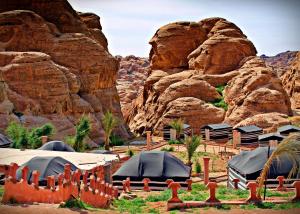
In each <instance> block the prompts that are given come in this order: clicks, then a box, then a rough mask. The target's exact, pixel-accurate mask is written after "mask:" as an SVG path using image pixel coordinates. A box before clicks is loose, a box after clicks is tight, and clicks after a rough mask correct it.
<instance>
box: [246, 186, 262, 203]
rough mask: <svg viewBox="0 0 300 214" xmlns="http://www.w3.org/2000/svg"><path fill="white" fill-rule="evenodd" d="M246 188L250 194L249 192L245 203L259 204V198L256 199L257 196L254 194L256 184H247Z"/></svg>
mask: <svg viewBox="0 0 300 214" xmlns="http://www.w3.org/2000/svg"><path fill="white" fill-rule="evenodd" d="M247 187H248V188H249V190H250V192H249V193H250V195H249V197H248V199H247V202H259V201H261V198H259V197H257V194H256V190H257V187H258V184H257V183H256V182H249V183H248V184H247Z"/></svg>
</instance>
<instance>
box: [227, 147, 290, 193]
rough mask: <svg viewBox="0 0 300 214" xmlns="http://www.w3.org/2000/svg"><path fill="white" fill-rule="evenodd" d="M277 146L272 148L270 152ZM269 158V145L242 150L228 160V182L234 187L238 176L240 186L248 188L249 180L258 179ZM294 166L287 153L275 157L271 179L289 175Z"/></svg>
mask: <svg viewBox="0 0 300 214" xmlns="http://www.w3.org/2000/svg"><path fill="white" fill-rule="evenodd" d="M274 149H275V148H272V147H271V148H270V154H269V155H271V154H272V152H273V151H274ZM267 158H268V147H258V148H256V149H255V150H252V151H242V152H241V153H240V154H239V155H235V156H234V157H233V158H232V159H231V160H230V161H229V162H228V184H229V186H231V187H233V179H234V178H238V179H239V180H240V182H239V188H241V189H246V185H247V183H248V181H249V180H256V179H257V178H258V177H259V175H260V172H261V170H262V169H263V167H264V165H265V163H266V162H267ZM292 166H293V163H292V161H291V160H290V159H289V158H288V156H286V155H282V156H280V158H279V160H277V159H275V160H274V161H273V163H272V165H271V167H270V171H269V175H268V178H269V179H276V178H277V176H280V175H283V176H285V177H287V176H288V174H289V172H290V171H291V169H292Z"/></svg>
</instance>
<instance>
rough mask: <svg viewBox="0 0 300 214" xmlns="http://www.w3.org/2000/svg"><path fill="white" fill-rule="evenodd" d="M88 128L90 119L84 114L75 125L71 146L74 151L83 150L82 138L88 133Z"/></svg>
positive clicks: (89, 127)
mask: <svg viewBox="0 0 300 214" xmlns="http://www.w3.org/2000/svg"><path fill="white" fill-rule="evenodd" d="M90 130H91V124H90V120H89V119H88V118H87V117H86V116H82V117H81V118H80V120H79V122H78V123H77V125H76V134H75V136H74V144H73V148H74V150H75V151H76V152H81V151H84V149H85V143H84V140H85V138H86V137H87V136H88V135H89V133H90Z"/></svg>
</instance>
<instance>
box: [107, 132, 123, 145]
mask: <svg viewBox="0 0 300 214" xmlns="http://www.w3.org/2000/svg"><path fill="white" fill-rule="evenodd" d="M109 139H110V145H111V146H123V145H124V144H125V142H124V140H123V139H122V138H121V137H119V136H118V135H114V134H112V135H111V136H110V137H109Z"/></svg>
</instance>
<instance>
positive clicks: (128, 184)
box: [126, 177, 131, 192]
mask: <svg viewBox="0 0 300 214" xmlns="http://www.w3.org/2000/svg"><path fill="white" fill-rule="evenodd" d="M126 187H127V190H128V192H131V188H130V178H129V177H128V178H126Z"/></svg>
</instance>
